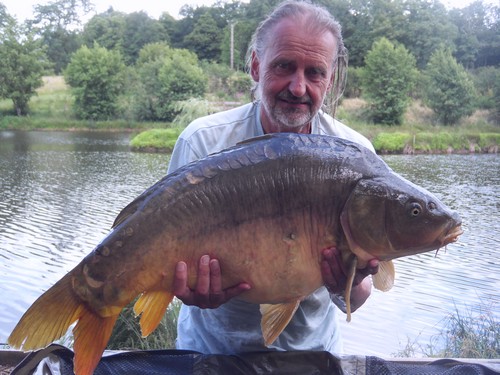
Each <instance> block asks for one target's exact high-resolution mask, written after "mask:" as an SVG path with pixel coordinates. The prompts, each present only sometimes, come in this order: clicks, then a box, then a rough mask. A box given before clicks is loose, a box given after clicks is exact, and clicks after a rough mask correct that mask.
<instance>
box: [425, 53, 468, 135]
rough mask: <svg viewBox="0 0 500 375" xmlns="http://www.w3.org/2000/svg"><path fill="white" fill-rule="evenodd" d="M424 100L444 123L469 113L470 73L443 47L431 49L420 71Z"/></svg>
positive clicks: (452, 121)
mask: <svg viewBox="0 0 500 375" xmlns="http://www.w3.org/2000/svg"><path fill="white" fill-rule="evenodd" d="M424 90H425V99H426V100H425V101H426V104H427V105H428V106H429V107H430V108H432V110H433V111H434V112H435V113H436V116H437V118H438V120H439V121H441V122H442V123H443V124H445V125H451V124H456V123H457V122H458V121H459V120H460V119H461V118H462V117H464V116H468V115H470V114H472V112H473V110H474V101H475V92H474V85H473V83H472V79H471V77H470V75H469V74H468V73H467V72H466V71H465V69H464V68H463V67H462V66H461V65H460V64H458V63H457V61H456V60H455V58H454V57H453V56H452V54H451V51H450V50H449V49H447V48H441V49H439V50H437V51H436V52H434V53H433V54H432V56H431V58H430V60H429V63H428V64H427V68H426V70H425V73H424Z"/></svg>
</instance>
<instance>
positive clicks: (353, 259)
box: [8, 134, 462, 375]
mask: <svg viewBox="0 0 500 375" xmlns="http://www.w3.org/2000/svg"><path fill="white" fill-rule="evenodd" d="M461 233H462V230H461V222H460V218H459V216H458V215H457V214H455V213H453V212H451V211H450V210H449V209H447V208H446V207H445V206H444V205H443V204H442V203H440V202H439V200H438V199H437V198H436V197H434V196H433V195H432V194H430V193H429V192H427V191H426V190H424V189H422V188H420V187H418V186H416V185H414V184H412V183H410V182H409V181H407V180H405V179H404V178H402V177H401V176H399V175H398V174H396V173H394V172H393V171H392V170H391V169H390V168H389V167H388V166H387V165H386V164H385V163H384V162H383V161H382V160H381V159H380V158H379V157H378V156H377V155H375V154H374V153H373V152H371V151H370V150H368V149H366V148H364V147H363V146H360V145H358V144H356V143H353V142H350V141H347V140H344V139H340V138H336V137H330V136H319V135H299V134H274V135H268V136H264V137H261V138H256V139H254V140H251V141H247V142H245V143H243V144H240V145H237V146H235V147H233V148H230V149H227V150H225V151H222V152H220V153H217V154H213V155H210V156H208V157H206V158H204V159H201V160H199V161H196V162H193V163H191V164H188V165H186V166H184V167H183V168H180V169H179V170H177V171H176V172H175V173H173V174H170V175H167V176H166V177H165V178H163V179H162V180H160V181H159V182H157V183H156V184H155V185H153V186H152V187H151V188H149V189H147V190H146V191H145V192H144V193H143V194H142V195H140V196H139V197H138V198H137V199H135V200H134V201H133V202H132V203H130V204H129V205H128V206H127V207H125V208H124V209H123V211H122V212H121V213H120V214H119V215H118V217H117V218H116V220H115V223H114V225H113V229H112V231H111V232H110V233H109V234H108V235H107V237H105V238H104V240H103V241H102V242H101V243H100V244H99V245H97V247H96V248H95V249H94V250H93V251H92V252H91V253H90V254H89V255H87V256H86V257H85V258H84V259H83V260H82V261H81V262H80V264H78V265H77V266H76V267H75V268H74V269H73V270H72V271H70V272H69V273H68V274H67V275H65V276H64V277H63V278H62V279H61V280H59V281H58V282H57V283H56V284H55V285H54V286H52V287H51V288H50V289H49V290H48V291H46V292H45V293H44V294H43V295H42V296H41V297H40V298H38V299H37V300H36V301H35V302H34V303H33V305H32V306H31V307H30V308H29V309H28V311H27V312H26V313H25V314H24V316H23V317H22V318H21V320H20V322H19V323H18V324H17V326H16V327H15V329H14V331H13V332H12V334H11V335H10V337H9V340H8V341H9V343H10V344H11V345H12V346H13V347H21V346H22V347H23V348H24V349H34V348H39V347H43V346H45V345H47V344H49V343H51V342H52V341H54V340H55V339H57V338H59V337H60V336H62V335H63V334H64V333H65V332H66V330H67V329H68V327H69V326H70V325H71V324H72V323H74V322H75V321H77V324H76V326H75V327H74V329H73V334H74V352H75V361H74V366H75V367H74V368H75V372H76V373H77V374H79V375H88V374H91V373H92V371H93V370H94V368H95V367H96V366H97V363H98V362H99V359H100V357H101V355H102V352H103V351H104V348H105V346H106V344H107V342H108V340H109V337H110V335H111V331H112V328H113V326H114V324H115V321H116V319H117V317H118V314H119V313H120V311H121V310H122V309H123V307H124V306H126V305H127V304H128V303H129V302H131V301H132V300H134V298H136V297H137V296H138V295H140V298H139V299H138V300H137V302H136V303H135V305H134V310H135V312H136V314H137V315H141V318H140V325H141V329H142V334H143V335H144V336H146V335H148V334H149V333H151V332H152V331H153V330H154V329H155V328H156V327H157V325H158V323H159V321H160V320H161V318H162V316H163V314H164V312H165V309H166V308H167V306H168V305H169V303H170V302H171V300H172V298H173V294H172V284H173V272H174V270H175V266H176V264H177V262H179V261H181V260H182V261H185V262H186V263H187V265H188V272H189V275H190V280H189V285H190V286H191V287H194V285H195V284H196V273H197V264H198V260H199V258H200V256H202V255H203V254H209V255H210V257H212V258H217V259H218V260H219V262H220V265H221V269H222V276H223V280H222V284H223V287H224V288H225V287H228V286H232V285H235V284H238V283H240V282H247V283H249V284H250V285H251V287H252V288H251V289H250V290H249V291H247V292H245V293H243V294H242V295H241V296H239V297H238V298H242V299H244V300H246V301H249V302H254V303H259V304H262V305H264V304H265V307H263V308H262V311H263V318H262V322H263V323H262V328H263V335H264V339H265V342H266V343H267V344H269V343H271V342H272V341H273V340H274V339H275V338H276V337H277V336H278V335H279V333H280V332H281V331H282V330H283V329H284V328H285V326H286V324H287V323H288V322H289V320H290V318H291V317H292V315H293V314H294V312H295V309H296V307H297V306H298V304H299V302H300V301H301V300H302V299H303V298H305V297H306V296H308V295H309V294H311V293H312V292H313V291H314V290H316V289H317V288H319V287H320V286H322V285H323V280H322V276H321V270H320V264H321V260H322V255H321V251H322V250H323V249H325V248H328V247H332V246H336V247H337V248H338V249H340V251H341V252H342V258H343V261H344V262H345V263H346V267H349V268H350V269H351V270H352V271H351V273H352V274H354V271H355V268H356V267H358V268H362V267H364V266H365V265H366V263H367V262H368V261H369V260H371V259H373V258H377V259H379V260H380V261H383V264H384V265H382V266H381V267H380V271H379V273H378V274H377V275H375V277H374V283H375V286H376V287H379V288H381V289H387V288H389V287H390V286H391V285H392V280H393V279H394V274H393V272H394V269H393V268H392V267H391V266H390V263H384V262H387V261H390V260H391V259H394V258H397V257H401V256H406V255H411V254H417V253H421V252H425V251H430V250H435V249H438V248H440V247H442V246H444V245H446V244H448V243H450V242H453V241H455V240H456V238H457V237H458V235H460V234H461ZM349 293H350V287H348V288H347V291H346V296H345V300H346V301H347V302H348V301H349ZM270 305H272V307H269V306H270Z"/></svg>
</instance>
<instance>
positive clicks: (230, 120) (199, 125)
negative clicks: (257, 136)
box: [181, 103, 256, 139]
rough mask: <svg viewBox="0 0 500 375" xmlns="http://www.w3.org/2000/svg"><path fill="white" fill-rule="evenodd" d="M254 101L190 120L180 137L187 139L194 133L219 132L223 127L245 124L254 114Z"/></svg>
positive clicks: (251, 119)
mask: <svg viewBox="0 0 500 375" xmlns="http://www.w3.org/2000/svg"><path fill="white" fill-rule="evenodd" d="M254 106H255V104H254V103H248V104H244V105H241V106H239V107H235V108H231V109H229V110H225V111H221V112H216V113H213V114H210V115H207V116H203V117H200V118H198V119H196V120H194V121H193V122H191V123H190V124H189V125H188V126H187V127H186V128H185V129H184V130H183V132H182V134H181V137H182V138H184V139H189V138H191V137H193V136H195V135H197V134H198V135H202V134H204V133H209V132H220V131H222V130H223V129H224V128H227V127H230V128H232V129H233V128H234V127H237V126H238V125H247V124H248V122H249V121H253V120H254V118H255V115H256V111H255V108H254Z"/></svg>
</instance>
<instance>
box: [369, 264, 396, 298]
mask: <svg viewBox="0 0 500 375" xmlns="http://www.w3.org/2000/svg"><path fill="white" fill-rule="evenodd" d="M378 267H379V268H378V272H377V273H376V274H375V275H373V276H372V280H373V286H374V287H375V289H378V290H381V291H382V292H387V291H388V290H390V289H391V288H392V287H393V286H394V278H395V277H396V271H395V270H394V264H393V263H392V261H391V260H389V261H386V262H380V263H379V266H378Z"/></svg>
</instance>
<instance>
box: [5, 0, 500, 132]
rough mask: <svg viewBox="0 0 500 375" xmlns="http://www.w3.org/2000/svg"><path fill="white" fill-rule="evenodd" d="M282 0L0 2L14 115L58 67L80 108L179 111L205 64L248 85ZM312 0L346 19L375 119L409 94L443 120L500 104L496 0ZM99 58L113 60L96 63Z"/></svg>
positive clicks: (354, 89)
mask: <svg viewBox="0 0 500 375" xmlns="http://www.w3.org/2000/svg"><path fill="white" fill-rule="evenodd" d="M279 2H280V1H279V0H251V1H249V2H248V3H243V2H240V1H234V0H233V1H231V2H229V1H219V2H217V3H216V4H214V5H213V6H210V7H206V6H202V7H192V6H189V5H185V6H183V7H182V8H181V12H180V15H181V18H180V19H175V18H173V17H172V16H171V15H169V14H168V13H164V14H162V15H161V16H160V17H159V18H158V19H154V18H151V17H149V16H148V15H147V13H145V12H134V13H129V14H127V13H122V12H119V11H115V10H114V9H112V8H109V9H108V10H107V11H105V12H103V13H100V14H95V15H93V16H92V17H90V18H88V16H89V15H90V14H91V12H92V11H93V4H92V2H91V1H90V0H54V1H52V2H49V3H48V4H46V5H36V6H35V7H34V12H33V18H32V19H28V20H26V21H24V22H23V23H18V22H17V20H16V19H14V18H13V17H12V16H10V15H9V13H8V10H7V9H6V8H5V6H4V5H3V4H2V3H1V2H0V59H1V61H2V64H1V66H0V98H1V97H3V98H9V99H12V101H13V103H14V108H15V110H16V113H17V114H18V115H23V114H26V113H28V102H29V98H30V97H31V96H32V95H33V94H34V92H35V90H36V88H37V87H39V86H40V84H41V76H42V74H47V73H48V72H51V73H52V74H64V75H65V78H66V80H67V82H68V83H69V85H70V86H71V87H72V89H73V93H74V96H75V107H76V114H77V116H78V117H80V118H94V119H106V118H112V117H114V116H117V114H118V113H121V114H123V110H121V111H120V103H121V106H122V108H128V109H129V111H128V113H129V116H130V117H131V118H135V119H143V120H155V121H156V120H161V121H171V120H172V119H173V116H174V115H175V112H176V111H175V107H174V106H173V104H172V103H173V102H174V101H177V100H184V99H187V98H189V97H190V96H196V95H203V92H204V91H205V90H206V86H207V77H206V75H207V74H206V68H207V67H209V68H210V72H211V74H214V73H217V72H219V73H220V77H221V79H223V80H225V81H227V82H230V83H231V84H232V85H236V86H237V87H241V88H245V87H246V86H247V85H249V84H251V82H249V81H248V80H247V79H246V78H243V77H242V75H241V74H240V75H238V74H237V72H242V71H244V67H245V60H246V50H247V47H248V43H249V42H250V40H251V35H252V33H253V31H254V30H255V28H256V27H257V25H258V23H259V22H260V21H261V20H262V19H263V18H264V17H265V16H266V15H267V14H268V13H269V12H270V11H271V10H272V9H273V8H274V7H275V6H276V5H277V4H278V3H279ZM315 2H316V3H318V4H321V5H323V6H324V7H326V8H327V9H328V10H329V11H330V12H331V13H332V14H333V15H334V16H335V17H336V18H337V20H338V21H339V22H340V24H341V25H342V28H343V36H344V42H345V45H346V47H347V48H348V50H349V64H350V67H349V76H350V77H349V80H348V87H347V90H346V92H345V94H346V95H347V96H354V95H359V94H360V93H363V96H364V97H366V98H367V100H369V102H370V103H371V109H372V113H371V116H372V119H373V120H374V121H375V122H382V123H389V124H397V123H399V122H400V121H401V115H402V113H403V112H404V110H405V108H406V105H407V102H408V98H411V97H419V98H422V99H424V100H426V102H427V103H429V104H430V105H434V107H435V108H433V109H434V110H435V111H436V113H442V115H441V116H440V120H441V121H442V122H443V123H453V122H455V121H457V119H459V118H460V117H461V116H464V115H466V114H468V113H470V112H471V111H472V110H473V109H474V108H478V107H482V108H487V109H492V110H493V112H495V110H496V109H497V108H500V102H499V99H498V95H499V91H500V88H499V87H498V86H499V85H500V84H499V83H498V81H499V80H500V77H499V69H500V7H499V6H495V5H491V4H487V3H485V2H483V1H482V0H478V1H475V2H473V3H472V4H470V5H469V6H467V7H464V8H462V9H451V10H448V9H446V7H445V6H444V5H443V4H442V3H440V2H439V1H437V0H316V1H315ZM84 15H87V18H86V19H88V20H87V21H86V22H85V23H84V24H82V23H80V21H79V20H80V19H81V18H82V16H84ZM90 64H93V65H94V66H91V65H90ZM103 64H109V66H108V67H107V68H105V67H102V69H99V67H100V66H103ZM216 66H224V67H230V68H231V70H230V72H227V70H226V71H224V73H221V72H222V71H223V70H224V69H221V68H216ZM202 67H204V68H203V69H202ZM443 67H446V68H443ZM217 69H218V70H217ZM232 72H236V73H234V74H233V73H232ZM436 77H439V79H437V78H436ZM106 85H109V87H108V86H106ZM103 88H106V90H108V92H107V93H106V95H108V96H109V97H103V95H104V94H102V93H101V92H102V91H103ZM124 88H128V89H127V90H124ZM124 91H126V92H124ZM100 93H101V94H100ZM96 102H97V104H96ZM99 102H102V103H99ZM450 102H452V103H451V105H450ZM445 103H448V104H445ZM464 103H465V104H467V105H464ZM100 104H102V108H101V106H100ZM131 108H132V109H133V110H132V109H131ZM431 108H432V107H431ZM452 112H454V113H453V115H451V116H448V115H447V114H450V113H452ZM497 112H498V111H497ZM496 115H497V116H498V113H496Z"/></svg>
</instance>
